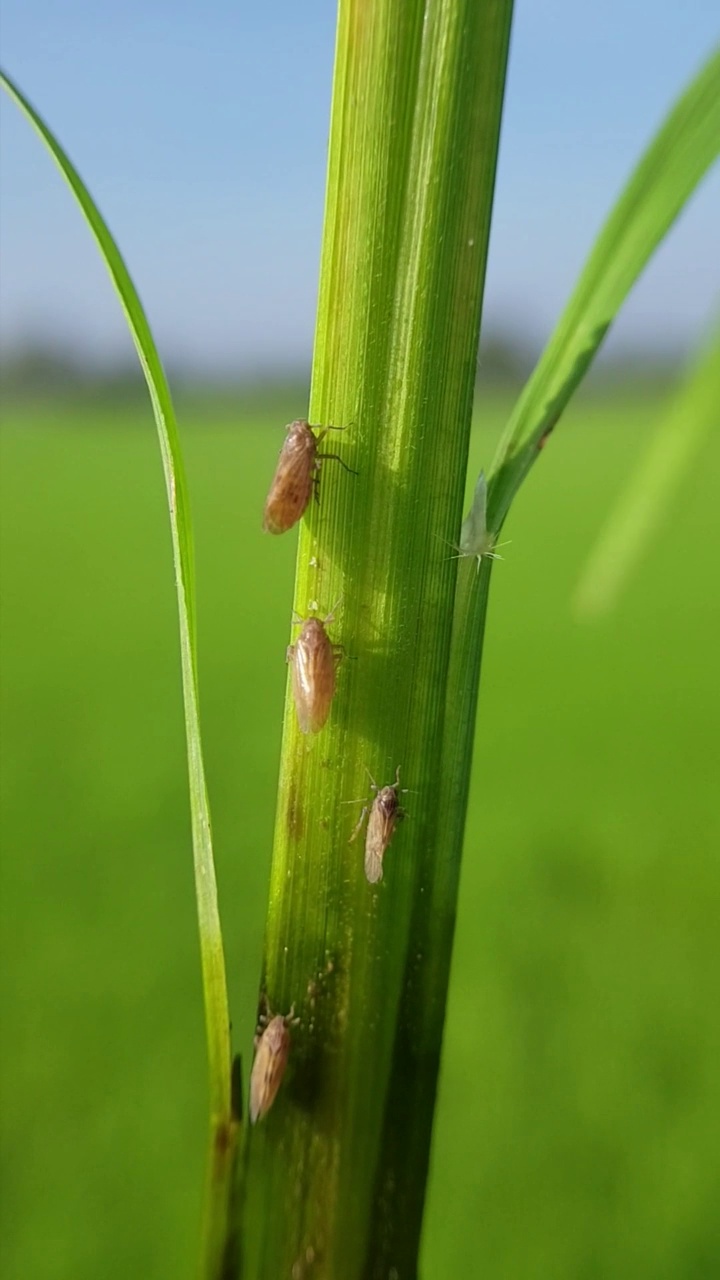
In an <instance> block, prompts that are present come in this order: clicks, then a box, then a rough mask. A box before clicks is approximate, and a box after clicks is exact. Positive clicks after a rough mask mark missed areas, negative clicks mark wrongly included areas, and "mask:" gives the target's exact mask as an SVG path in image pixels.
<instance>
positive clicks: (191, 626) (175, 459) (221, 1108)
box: [0, 72, 234, 1276]
mask: <svg viewBox="0 0 720 1280" xmlns="http://www.w3.org/2000/svg"><path fill="white" fill-rule="evenodd" d="M0 83H1V84H2V86H3V88H4V89H5V90H6V91H7V93H8V94H9V95H10V97H11V98H12V99H13V101H14V102H15V103H16V104H17V106H18V107H19V108H20V110H21V111H22V112H23V114H24V115H25V116H26V118H27V119H28V120H29V121H30V123H31V125H32V126H33V128H34V129H35V130H36V132H37V133H38V134H39V135H40V137H41V139H42V141H43V142H44V143H45V146H46V147H47V149H48V151H49V152H50V154H51V156H52V158H53V160H54V161H55V163H56V165H57V166H58V168H59V170H60V172H61V173H62V175H63V177H64V178H65V181H66V182H67V184H68V186H69V187H70V190H71V191H72V193H73V195H74V196H75V198H76V200H77V202H78V204H79V205H80V208H81V209H82V211H83V214H84V215H85V220H86V222H87V224H88V226H89V228H90V230H91V231H92V233H93V235H94V237H95V240H96V242H97V246H98V248H99V250H100V253H101V255H102V258H103V261H104V263H105V265H106V267H107V269H108V271H109V273H110V278H111V280H112V282H113V284H114V286H115V289H116V290H117V294H118V297H119V299H120V304H121V306H122V309H123V311H124V312H125V318H126V320H127V322H128V326H129V329H130V332H131V334H132V337H133V341H134V343H135V348H136V350H137V353H138V357H139V359H140V363H141V365H142V368H143V373H144V374H145V380H146V382H147V386H148V390H149V392H150V399H151V401H152V407H153V413H154V415H155V423H156V426H157V432H158V440H159V442H160V452H161V455H162V463H163V470H164V473H165V484H166V487H167V495H168V506H169V511H170V530H171V534H172V548H173V560H174V564H175V586H176V590H177V600H178V617H179V623H180V658H181V665H182V686H183V700H184V706H185V733H186V738H187V757H188V773H189V783H190V788H189V789H190V811H191V818H192V842H193V857H194V864H195V892H196V895H197V909H198V919H199V926H200V950H201V959H202V973H203V988H204V994H205V1021H206V1031H207V1043H208V1059H209V1074H210V1113H211V1163H210V1188H209V1199H208V1206H207V1222H206V1234H205V1247H206V1260H205V1261H206V1274H207V1275H208V1276H211V1275H216V1274H218V1271H219V1266H220V1261H219V1260H220V1257H221V1255H222V1251H223V1248H224V1240H225V1224H224V1217H225V1209H224V1208H223V1204H224V1200H225V1198H226V1193H227V1184H228V1179H229V1172H228V1170H229V1165H230V1162H231V1156H232V1148H233V1145H234V1142H233V1137H234V1121H233V1119H232V1117H231V1107H230V1044H229V1017H228V1002H227V990H226V982H225V961H224V956H223V945H222V934H221V931H220V917H219V914H218V905H217V887H216V881H215V867H214V863H213V854H212V839H211V832H210V809H209V805H208V797H207V789H206V785H205V770H204V767H203V757H202V742H201V737H200V721H199V716H198V689H197V667H196V642H195V586H194V570H193V537H192V523H191V517H190V506H189V502H188V494H187V484H186V481H185V472H184V467H183V461H182V454H181V450H180V441H179V438H178V430H177V423H176V420H175V411H174V409H173V404H172V399H171V396H170V388H169V386H168V383H167V379H166V377H165V372H164V370H163V367H162V363H161V360H160V356H159V354H158V350H157V347H156V346H155V342H154V339H153V336H152V333H151V330H150V326H149V324H148V321H147V317H146V315H145V312H144V310H143V306H142V303H141V302H140V298H139V297H138V293H137V290H136V288H135V286H134V284H133V282H132V280H131V278H130V274H129V272H128V269H127V267H126V266H125V263H124V262H123V259H122V256H121V254H120V250H119V249H118V247H117V245H116V243H115V241H114V239H113V237H112V235H111V234H110V231H109V230H108V227H107V225H106V223H105V221H104V219H103V217H102V215H101V213H100V211H99V210H98V208H97V206H96V204H95V203H94V201H93V199H92V196H91V195H90V193H89V191H88V190H87V187H86V186H85V184H84V182H83V180H82V178H81V177H80V175H79V173H78V172H77V169H76V168H75V166H74V165H73V163H72V161H71V160H70V159H69V157H68V156H67V155H66V153H65V151H64V150H63V148H62V147H61V146H60V143H59V142H58V140H57V138H55V136H54V135H53V133H52V132H51V130H50V129H49V128H48V126H47V125H46V124H45V122H44V121H43V120H42V119H41V117H40V116H39V115H38V113H37V111H35V109H34V107H32V106H31V104H30V103H29V102H28V100H27V98H26V97H25V96H24V95H23V94H22V93H21V91H20V89H19V88H18V87H17V85H16V84H14V83H13V81H12V80H11V79H10V78H9V77H8V76H7V75H5V74H3V73H2V72H0Z"/></svg>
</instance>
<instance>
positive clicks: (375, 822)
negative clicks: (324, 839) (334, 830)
mask: <svg viewBox="0 0 720 1280" xmlns="http://www.w3.org/2000/svg"><path fill="white" fill-rule="evenodd" d="M370 783H371V785H372V789H373V791H374V792H375V799H374V800H373V802H372V804H371V805H370V806H369V810H370V816H369V817H368V825H367V833H366V835H365V875H366V876H367V879H368V880H369V881H370V884H377V883H378V882H379V881H380V880H382V878H383V857H384V855H385V850H386V849H387V847H388V845H389V844H390V841H391V840H392V838H393V833H394V831H395V828H396V826H397V824H398V822H400V821H401V820H402V819H403V818H404V817H405V810H404V809H403V808H402V807H401V805H400V765H398V767H397V769H396V770H395V782H394V784H393V785H391V786H387V787H378V785H377V783H376V782H374V780H373V778H372V776H370ZM367 814H368V806H367V805H366V806H365V808H364V809H363V811H362V813H361V814H360V818H359V820H358V823H357V826H356V827H355V830H354V831H353V833H352V835H351V837H350V840H349V842H348V843H350V844H352V842H353V840H355V838H356V837H357V834H358V832H359V830H360V828H361V826H362V824H363V822H364V821H365V818H366V816H367Z"/></svg>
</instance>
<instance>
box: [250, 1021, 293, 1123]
mask: <svg viewBox="0 0 720 1280" xmlns="http://www.w3.org/2000/svg"><path fill="white" fill-rule="evenodd" d="M294 1022H297V1019H296V1018H295V1016H294V1007H293V1008H292V1009H291V1010H290V1012H289V1014H287V1016H286V1017H283V1015H282V1014H276V1015H275V1016H273V1015H272V1014H271V1013H270V1012H269V1011H268V1013H267V1014H263V1015H261V1017H260V1019H259V1025H258V1034H257V1035H256V1036H255V1057H254V1059H253V1065H252V1072H251V1073H250V1123H251V1124H257V1122H258V1120H262V1118H263V1116H265V1115H267V1113H268V1111H269V1110H270V1108H271V1106H272V1104H273V1102H274V1101H275V1099H276V1097H277V1093H278V1089H279V1088H280V1085H281V1084H282V1078H283V1076H284V1075H285V1068H286V1066H287V1061H288V1056H289V1054H290V1031H289V1027H290V1026H291V1025H292V1024H293V1023H294Z"/></svg>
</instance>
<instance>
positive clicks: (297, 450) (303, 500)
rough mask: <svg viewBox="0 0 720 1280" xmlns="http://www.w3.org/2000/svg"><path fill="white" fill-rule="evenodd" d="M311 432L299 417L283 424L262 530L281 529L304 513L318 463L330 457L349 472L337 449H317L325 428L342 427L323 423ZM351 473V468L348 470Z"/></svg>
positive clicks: (283, 531)
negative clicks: (285, 426) (279, 448)
mask: <svg viewBox="0 0 720 1280" xmlns="http://www.w3.org/2000/svg"><path fill="white" fill-rule="evenodd" d="M318 430H319V435H315V432H314V430H313V428H312V427H311V426H310V423H309V422H306V421H305V420H304V419H302V418H299V419H298V420H297V421H295V422H291V423H289V424H288V427H287V436H286V438H285V443H284V444H283V447H282V449H281V450H280V457H279V458H278V462H277V467H276V468H275V475H274V476H273V479H272V484H271V485H270V491H269V493H268V496H267V500H266V502H265V515H264V517H263V529H264V530H265V532H266V533H285V532H286V531H287V530H288V529H292V527H293V525H294V524H297V522H298V520H300V518H301V517H302V516H303V515H304V513H305V510H306V508H307V505H308V502H309V501H310V498H311V496H312V493H313V490H315V493H316V494H317V486H318V480H319V473H320V464H321V462H322V460H323V459H329V458H332V459H333V460H334V461H335V462H339V463H340V465H341V466H342V467H344V468H345V470H346V471H351V472H352V467H349V466H348V465H347V463H346V462H343V460H342V458H341V457H339V456H338V454H337V453H318V445H319V444H320V442H321V440H323V439H324V438H325V436H326V435H327V433H328V431H342V430H344V428H343V427H323V428H322V429H319V428H318ZM352 474H353V475H354V474H355V472H352Z"/></svg>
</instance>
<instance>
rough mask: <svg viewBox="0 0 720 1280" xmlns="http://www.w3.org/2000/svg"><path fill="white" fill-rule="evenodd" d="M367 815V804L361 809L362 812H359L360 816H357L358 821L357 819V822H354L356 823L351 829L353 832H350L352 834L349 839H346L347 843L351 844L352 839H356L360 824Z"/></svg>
mask: <svg viewBox="0 0 720 1280" xmlns="http://www.w3.org/2000/svg"><path fill="white" fill-rule="evenodd" d="M367 815H368V807H367V805H365V808H364V809H363V811H362V813H361V814H360V817H359V818H358V821H357V823H356V825H355V828H354V830H353V833H352V835H351V837H350V839H349V840H348V844H352V842H353V840H356V839H357V836H358V834H359V831H360V828H361V826H362V824H363V822H364V821H365V819H366V818H367Z"/></svg>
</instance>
